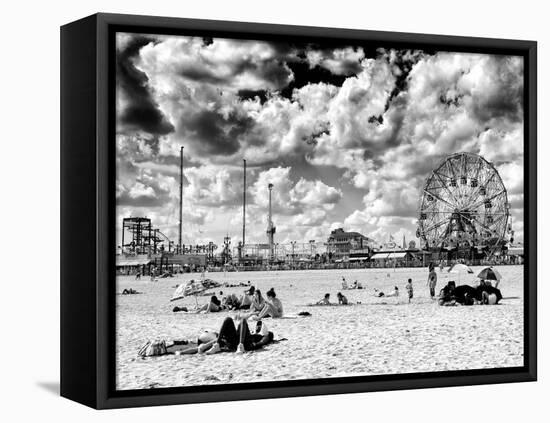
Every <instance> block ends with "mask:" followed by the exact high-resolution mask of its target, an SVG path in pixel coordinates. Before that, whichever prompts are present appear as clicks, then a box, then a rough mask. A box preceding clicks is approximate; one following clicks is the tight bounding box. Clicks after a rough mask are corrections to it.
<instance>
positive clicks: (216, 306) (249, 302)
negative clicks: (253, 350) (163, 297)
mask: <svg viewBox="0 0 550 423" xmlns="http://www.w3.org/2000/svg"><path fill="white" fill-rule="evenodd" d="M220 295H223V292H220ZM266 297H267V298H264V297H263V295H262V293H261V291H260V290H259V289H256V288H255V287H254V286H251V287H250V288H249V289H248V290H246V291H245V293H244V295H242V296H241V297H239V296H237V295H236V294H229V295H227V296H225V297H223V299H222V300H220V299H219V298H218V297H217V296H216V295H212V296H211V297H210V301H209V302H208V303H207V304H205V305H203V306H202V307H199V308H197V309H196V310H195V312H197V313H217V312H220V311H224V310H248V313H247V316H257V318H259V319H261V318H264V317H273V318H279V317H283V303H282V302H281V300H280V299H279V298H277V294H276V293H275V290H274V289H273V288H271V289H270V290H269V291H267V292H266ZM173 311H175V312H176V311H188V310H187V309H186V308H184V307H174V310H173Z"/></svg>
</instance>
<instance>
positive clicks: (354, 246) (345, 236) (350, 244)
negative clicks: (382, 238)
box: [326, 228, 374, 261]
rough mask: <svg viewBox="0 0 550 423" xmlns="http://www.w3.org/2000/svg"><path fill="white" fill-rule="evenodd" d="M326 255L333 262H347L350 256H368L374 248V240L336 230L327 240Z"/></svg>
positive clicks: (355, 233)
mask: <svg viewBox="0 0 550 423" xmlns="http://www.w3.org/2000/svg"><path fill="white" fill-rule="evenodd" d="M326 245H327V253H328V254H329V255H331V257H332V259H333V260H335V261H336V260H348V259H349V258H350V256H352V255H353V256H355V257H354V258H356V257H360V256H368V255H369V252H370V251H371V250H372V249H373V248H374V240H373V239H371V238H369V237H367V236H365V235H362V234H360V233H359V232H347V231H344V229H343V228H338V229H335V230H333V231H332V232H331V233H330V236H329V237H328V239H327V244H326Z"/></svg>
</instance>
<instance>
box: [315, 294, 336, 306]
mask: <svg viewBox="0 0 550 423" xmlns="http://www.w3.org/2000/svg"><path fill="white" fill-rule="evenodd" d="M315 305H332V303H331V302H330V294H329V293H326V294H325V296H324V297H323V298H322V299H320V300H319V301H317V302H316V303H315Z"/></svg>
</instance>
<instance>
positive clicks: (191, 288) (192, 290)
mask: <svg viewBox="0 0 550 423" xmlns="http://www.w3.org/2000/svg"><path fill="white" fill-rule="evenodd" d="M207 289H208V286H207V285H206V284H204V283H203V282H202V281H196V280H194V279H191V280H190V281H189V282H187V283H182V284H181V285H178V287H177V288H176V290H175V291H174V293H173V294H172V298H171V299H170V301H176V300H179V299H181V298H185V297H188V296H190V295H193V296H194V297H195V302H196V301H197V295H198V294H200V293H202V292H204V291H206V290H207Z"/></svg>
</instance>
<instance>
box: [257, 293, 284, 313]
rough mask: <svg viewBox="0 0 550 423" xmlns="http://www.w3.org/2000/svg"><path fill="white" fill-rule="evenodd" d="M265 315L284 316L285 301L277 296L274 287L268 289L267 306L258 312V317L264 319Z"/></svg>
mask: <svg viewBox="0 0 550 423" xmlns="http://www.w3.org/2000/svg"><path fill="white" fill-rule="evenodd" d="M264 317H273V318H278V317H283V303H282V302H281V300H279V299H278V298H277V295H276V294H275V290H274V289H273V288H271V289H270V290H269V291H267V300H266V302H265V306H264V308H263V309H262V311H260V313H259V314H258V319H262V318H264Z"/></svg>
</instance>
